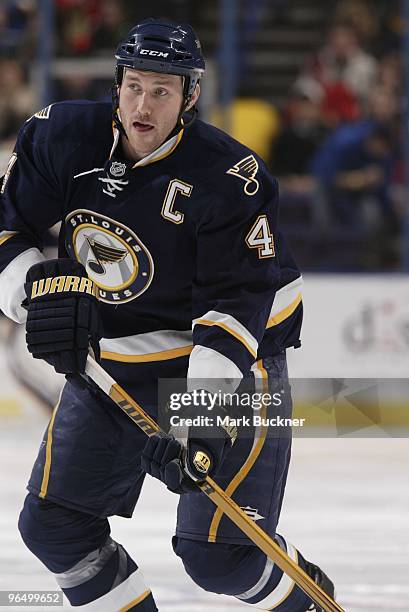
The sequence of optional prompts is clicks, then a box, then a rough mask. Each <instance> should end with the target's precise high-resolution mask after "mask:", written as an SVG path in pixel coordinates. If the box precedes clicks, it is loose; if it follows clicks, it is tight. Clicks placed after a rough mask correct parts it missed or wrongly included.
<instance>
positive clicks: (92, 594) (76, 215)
mask: <svg viewBox="0 0 409 612" xmlns="http://www.w3.org/2000/svg"><path fill="white" fill-rule="evenodd" d="M116 65H117V68H116V77H115V84H114V88H113V107H111V105H110V104H107V103H96V102H88V101H78V102H63V103H58V104H54V105H51V106H49V107H47V108H45V109H43V110H42V111H40V112H38V113H36V114H35V115H34V116H33V117H32V118H30V119H29V120H28V121H27V122H26V123H25V124H24V125H23V127H22V128H21V131H20V134H19V136H18V140H17V143H16V147H15V150H14V153H13V155H12V157H11V160H10V162H9V165H8V168H7V172H6V174H5V176H4V178H3V183H2V187H1V194H2V195H1V198H2V200H1V209H0V221H1V226H0V230H1V233H0V272H1V273H0V300H1V304H0V305H1V308H2V310H3V311H4V313H5V314H6V315H8V316H9V317H10V318H12V319H14V320H15V321H17V322H20V323H23V322H26V330H27V343H28V349H29V351H30V352H31V353H32V355H33V356H34V357H36V358H40V359H45V360H46V361H47V362H48V363H49V364H51V365H52V366H53V367H54V368H55V369H56V371H58V372H62V373H65V374H67V383H66V385H65V387H64V390H63V392H62V395H61V398H60V401H59V404H58V406H57V407H56V409H55V410H54V413H53V415H52V418H51V420H50V423H49V426H48V428H47V431H46V432H45V435H44V440H43V442H42V444H41V446H40V450H39V454H38V457H37V459H36V461H35V464H34V467H33V471H32V474H31V477H30V480H29V484H28V490H29V493H28V495H27V498H26V500H25V503H24V507H23V510H22V512H21V515H20V520H19V529H20V532H21V535H22V538H23V540H24V542H25V543H26V545H27V546H28V548H29V549H30V550H31V551H32V552H33V553H34V554H35V555H36V556H37V557H38V559H40V560H41V561H42V563H43V564H44V565H45V566H46V567H47V568H48V569H49V570H50V571H51V572H52V573H53V574H54V575H55V577H56V580H57V582H58V584H59V586H60V587H61V589H62V590H63V591H64V593H65V595H66V596H67V598H68V599H69V601H70V603H71V605H73V606H77V607H79V609H84V610H90V611H92V610H95V611H98V612H103V611H109V612H111V611H118V610H121V611H125V610H137V611H140V612H153V611H155V610H157V607H156V604H155V601H154V597H153V594H152V593H151V591H150V589H149V587H148V586H147V585H145V583H144V580H143V577H142V574H141V572H140V570H139V569H138V566H137V565H136V562H135V561H134V560H133V559H132V558H131V557H130V555H129V554H128V553H127V552H126V550H125V548H123V547H122V546H121V545H120V544H118V543H117V542H115V541H114V540H113V539H111V537H110V527H109V522H108V517H109V516H112V515H121V516H127V517H130V516H131V515H132V512H133V509H134V507H135V504H136V503H137V500H138V497H139V494H140V491H141V488H142V484H143V480H144V476H145V472H148V473H150V474H152V475H153V476H156V477H157V478H160V479H161V480H163V481H164V482H165V484H166V485H167V486H168V488H170V489H171V490H173V491H175V492H177V493H180V494H181V496H180V502H179V508H178V518H177V528H176V535H175V537H174V539H173V546H174V550H175V552H176V554H177V555H178V556H179V557H180V558H181V559H182V561H183V563H184V566H185V568H186V571H187V573H188V574H189V575H190V576H191V577H192V579H193V580H194V581H195V582H196V583H197V584H198V585H200V586H201V587H203V588H204V589H206V590H209V591H213V592H216V593H224V594H227V595H231V596H233V597H236V598H237V599H238V601H241V602H244V603H247V604H249V605H250V606H251V607H253V608H254V609H261V610H266V609H269V610H272V609H274V610H277V611H279V612H286V611H291V612H298V611H300V612H301V611H304V610H306V609H309V607H310V605H311V603H312V602H311V600H310V599H309V598H308V597H307V596H306V595H305V594H304V593H303V592H302V591H301V590H300V589H299V588H298V587H296V586H295V585H294V583H293V582H292V581H291V580H290V579H289V578H288V577H287V576H286V575H283V573H282V572H281V571H280V570H279V568H278V567H276V566H275V565H274V564H273V563H272V562H271V561H270V560H269V559H267V558H266V556H265V555H264V554H263V553H262V552H261V551H260V550H259V549H258V548H256V547H255V546H254V545H253V544H252V543H251V542H250V541H249V540H248V539H247V538H246V537H245V536H244V535H243V534H242V533H241V532H240V531H239V530H238V529H237V528H236V527H235V526H234V525H233V524H232V523H231V522H230V521H229V520H228V519H227V518H226V517H225V516H223V515H222V513H221V512H220V511H218V510H216V509H215V507H214V506H213V504H212V503H211V502H210V501H209V500H207V498H205V497H204V496H203V495H201V494H200V493H199V494H198V493H195V492H193V491H192V486H191V484H190V483H191V481H190V480H189V478H188V476H187V473H188V472H189V473H190V474H191V475H192V476H193V477H194V478H197V477H199V476H200V474H199V472H198V469H197V468H198V466H197V463H196V462H195V455H194V453H195V452H196V451H198V450H199V451H200V449H204V450H205V451H206V453H207V454H208V455H210V457H211V460H212V462H211V466H210V469H209V472H208V473H209V474H210V475H212V476H215V477H216V479H217V480H218V482H219V483H220V484H221V485H222V486H223V488H225V489H226V491H227V492H228V494H229V495H231V496H232V497H233V498H234V499H235V500H236V501H237V503H238V504H239V505H240V506H242V507H244V508H246V509H247V510H248V511H252V512H253V516H254V519H255V520H258V524H259V525H260V526H261V527H263V528H264V529H265V530H266V531H267V532H268V533H269V534H270V535H271V536H272V537H275V538H276V540H277V542H278V543H279V545H280V546H281V547H283V549H285V550H286V551H287V553H288V554H289V555H290V556H291V557H292V558H293V559H294V560H295V561H298V563H299V564H300V565H301V567H303V568H304V569H305V570H306V571H307V572H308V573H309V574H310V575H311V576H312V577H313V579H314V580H316V581H317V583H319V584H320V585H321V586H322V587H323V588H324V589H326V590H327V591H328V592H330V593H331V594H332V593H333V585H332V583H331V582H330V581H329V579H328V578H327V577H326V576H325V574H323V573H322V572H321V571H320V570H319V569H318V568H317V567H316V566H315V565H312V564H310V563H308V562H307V561H305V560H304V559H303V557H302V556H301V555H300V554H299V553H298V552H297V551H296V549H295V548H294V547H293V546H292V545H291V544H289V543H288V542H286V541H285V540H284V538H283V537H281V536H280V535H278V534H276V525H277V521H278V517H279V513H280V508H281V502H282V498H283V492H284V487H285V481H286V475H287V469H288V463H289V457H290V439H289V437H288V436H279V437H269V436H268V435H267V431H266V428H259V430H257V431H256V432H255V433H256V435H255V437H254V439H249V438H246V437H243V438H240V436H239V437H238V439H237V440H234V437H233V435H232V431H230V430H228V429H226V430H225V429H223V428H222V427H219V428H218V431H216V434H218V435H216V436H214V437H213V436H212V437H208V436H207V434H206V431H205V430H204V429H203V428H198V427H190V428H189V430H188V432H187V442H186V446H185V447H184V451H183V453H182V442H181V441H179V440H177V439H176V438H174V437H172V436H171V435H165V436H162V437H158V436H154V437H153V438H150V439H149V440H148V442H146V438H145V436H144V434H143V433H142V432H141V431H139V430H138V429H137V428H136V427H135V425H134V424H133V423H132V422H131V421H129V420H128V419H127V417H126V416H125V415H124V414H123V413H122V412H121V411H119V410H118V409H117V408H116V407H115V406H114V404H113V403H112V402H111V401H110V400H109V399H107V397H105V396H104V395H103V393H102V392H100V391H99V390H98V389H97V388H96V387H95V385H93V384H92V383H91V382H89V381H88V382H84V381H83V379H82V378H81V377H80V376H79V375H81V374H83V373H84V368H85V360H86V356H87V353H88V351H89V350H91V351H93V353H94V355H95V356H96V357H97V358H100V359H101V363H102V365H103V366H104V368H105V369H106V370H107V371H108V372H109V373H110V374H111V375H112V376H113V377H114V378H116V379H117V380H118V382H119V383H120V384H121V385H122V386H124V387H125V388H126V389H127V390H128V392H129V393H130V394H131V395H134V396H135V397H136V398H137V400H138V402H140V403H141V404H142V406H143V407H144V408H145V409H146V410H147V411H148V412H149V413H150V414H151V415H152V416H154V417H156V416H157V412H156V410H157V381H158V378H159V377H187V380H188V386H189V390H190V392H191V393H193V392H194V390H195V389H198V388H200V389H204V390H205V391H212V390H213V389H212V382H211V381H212V380H214V379H215V378H217V379H218V383H219V382H220V381H224V384H225V389H226V390H230V391H231V390H234V389H235V388H236V387H237V386H238V384H239V383H240V380H241V379H242V378H243V377H245V378H247V379H252V380H253V381H254V385H255V387H257V388H258V389H267V385H269V386H270V389H271V388H274V387H275V385H277V384H278V383H277V381H280V382H279V385H280V389H281V390H282V391H284V393H283V396H284V398H285V402H286V409H287V411H289V410H290V409H291V400H290V397H289V390H288V383H287V382H286V380H287V371H286V360H285V349H286V348H287V347H290V346H298V345H299V331H300V325H301V317H302V305H301V295H300V284H301V277H300V274H299V271H298V269H297V267H296V265H295V263H294V262H293V260H292V258H291V255H290V253H289V252H288V249H287V247H286V244H285V242H284V240H283V238H282V236H281V234H280V232H279V228H278V221H277V219H278V210H277V209H278V189H277V183H276V181H275V180H274V179H273V178H272V177H271V176H270V175H269V173H268V171H267V169H266V167H265V165H264V163H263V162H262V160H260V159H259V158H258V157H257V156H256V155H255V154H254V153H253V152H252V151H250V150H248V149H247V148H246V147H244V146H242V145H241V144H239V143H238V142H236V141H234V140H233V139H232V138H230V137H229V136H227V135H226V134H224V133H223V132H220V131H218V130H216V129H215V128H213V127H211V126H209V125H206V124H205V123H203V122H201V121H199V120H196V121H194V119H195V112H196V111H195V105H196V102H197V100H198V98H199V94H200V84H199V81H200V78H201V77H202V75H203V73H204V68H205V64H204V60H203V57H202V53H201V48H200V43H199V41H198V39H197V37H196V35H195V33H194V31H193V30H192V28H191V27H189V26H188V25H175V24H171V23H167V22H166V23H165V22H161V21H157V20H147V21H144V22H142V23H140V24H138V25H137V26H136V27H134V28H133V29H132V30H131V32H130V34H129V36H128V38H127V39H126V40H125V41H124V42H122V43H121V44H120V45H119V47H118V49H117V52H116ZM58 221H61V222H62V224H61V232H60V241H59V258H58V259H56V260H52V261H50V260H48V261H47V260H45V259H44V257H43V255H42V253H41V250H42V237H43V235H44V233H45V231H46V230H47V228H49V227H50V226H52V225H54V224H55V223H57V222H58ZM192 330H193V331H192ZM198 379H200V380H198Z"/></svg>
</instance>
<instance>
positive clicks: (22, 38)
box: [0, 0, 409, 271]
mask: <svg viewBox="0 0 409 612" xmlns="http://www.w3.org/2000/svg"><path fill="white" fill-rule="evenodd" d="M37 4H38V3H37V2H35V1H34V0H14V1H12V0H10V1H7V0H3V2H1V3H0V91H1V97H0V149H1V150H2V151H3V157H4V156H5V155H7V156H8V155H9V153H10V150H11V149H12V147H13V144H14V140H15V137H16V134H17V131H18V129H19V127H20V125H21V123H22V122H23V121H24V120H25V119H27V118H28V117H29V116H30V115H32V114H33V112H35V111H36V110H38V104H39V100H38V91H37V90H36V82H35V75H36V72H35V69H34V68H33V67H34V66H35V62H36V56H37V49H38V35H37V33H38V27H39V26H38V22H39V15H38V8H37ZM197 4H198V3H196V2H187V1H185V0H173V2H172V1H171V0H168V1H167V2H155V1H154V0H152V1H151V3H150V7H149V10H151V14H152V16H165V17H168V18H173V19H183V20H186V21H190V22H191V23H192V24H193V25H194V27H196V29H197V31H198V34H199V37H200V38H201V39H202V43H203V47H204V53H205V56H206V58H207V59H208V60H209V66H210V71H209V72H210V77H209V81H208V83H207V84H206V82H205V84H204V94H206V88H207V96H206V95H204V100H205V101H206V104H205V105H202V109H201V112H202V116H204V117H205V118H206V120H210V121H211V122H212V123H214V124H216V125H221V126H223V127H228V129H229V131H230V132H231V133H232V134H233V136H235V137H237V138H239V139H240V140H242V141H243V142H244V143H245V144H248V145H249V146H251V147H252V148H253V149H255V150H256V151H257V152H258V153H259V154H260V155H261V156H262V157H263V158H264V159H265V161H266V163H267V164H268V165H269V167H270V168H271V172H272V173H273V174H274V175H275V176H277V177H278V178H279V180H280V189H281V213H280V214H281V221H282V224H283V226H284V229H285V231H286V233H287V235H288V236H289V239H290V242H291V245H292V248H293V250H294V251H295V253H296V256H297V258H298V260H299V263H300V266H301V268H302V269H303V270H314V271H372V270H374V271H385V270H391V271H399V270H402V268H403V258H404V256H403V253H404V251H405V246H404V242H405V239H409V237H407V236H406V238H405V233H404V231H403V227H404V219H405V217H406V215H407V214H408V213H407V206H408V204H407V195H406V189H405V172H404V161H403V156H404V152H403V149H404V147H403V118H402V115H403V109H404V105H405V89H404V77H403V53H402V41H403V31H404V21H403V17H402V14H401V7H400V2H398V1H396V2H395V1H394V0H371V1H370V0H367V1H366V0H339V1H336V0H326V1H324V0H319V1H318V0H310V1H308V0H294V1H292V2H286V1H284V0H271V1H270V2H266V0H258V1H257V2H256V1H255V0H253V2H248V3H247V2H246V0H242V2H238V5H239V8H240V14H239V15H237V24H238V28H239V37H238V40H239V44H240V42H243V41H245V45H244V48H243V44H240V54H239V66H238V76H239V77H242V78H241V79H240V78H239V79H238V82H237V96H236V98H235V100H234V102H233V104H232V105H231V108H230V109H229V115H228V118H229V119H228V125H226V112H224V113H222V112H221V111H220V108H219V106H218V82H220V79H218V70H217V68H218V60H219V56H218V49H219V45H218V43H217V41H218V39H219V38H220V35H221V34H220V31H221V27H220V23H219V12H218V8H219V7H218V4H220V3H219V2H218V1H217V0H212V1H209V0H208V2H206V3H202V4H204V5H206V6H205V7H198V6H197ZM141 5H142V3H139V2H132V1H131V0H56V1H55V2H54V6H55V26H56V30H55V32H56V35H55V40H54V52H55V57H56V61H57V63H58V61H59V60H60V61H61V60H64V59H65V60H70V61H71V63H70V64H69V66H71V69H70V70H68V71H66V72H65V73H64V72H62V73H61V74H62V76H61V75H60V76H56V78H55V79H54V82H53V89H52V92H50V99H49V100H48V103H50V102H54V101H58V100H63V99H76V98H88V99H101V98H104V97H108V96H109V91H110V84H111V82H112V76H111V75H110V66H111V65H113V61H112V53H113V49H114V48H115V46H116V45H117V43H118V41H119V40H121V39H122V38H123V37H124V35H125V34H126V32H127V31H128V30H129V28H130V27H131V26H132V25H133V24H134V23H135V22H137V21H138V20H140V19H142V18H145V17H147V16H150V15H148V14H147V10H148V9H146V7H142V6H141ZM192 5H196V8H195V11H194V12H193V8H194V7H192ZM256 9H257V15H256V17H257V18H256V17H255V13H256ZM206 11H207V13H208V15H210V14H213V15H214V16H215V18H214V20H213V21H212V20H211V19H210V18H209V17H208V18H207V19H206V16H205V12H206ZM212 11H213V12H212ZM249 11H250V12H249ZM297 11H298V12H297ZM308 11H310V12H309V15H310V17H309V18H308ZM314 11H315V12H314ZM314 16H315V17H314ZM250 17H251V19H250ZM250 22H251V24H252V27H249V23H250ZM243 24H244V25H246V24H247V27H246V28H244V29H243V27H244V26H243ZM240 28H241V30H240ZM240 32H243V36H242V37H240ZM249 32H250V34H249ZM280 33H284V34H285V35H284V36H283V37H282V38H283V40H282V42H280V40H281V39H280ZM291 33H293V36H291ZM301 39H302V40H303V41H306V42H305V44H304V46H303V47H300V44H301V43H300V41H301ZM261 42H263V46H262V47H261V46H260V45H261ZM257 50H259V51H257ZM257 52H258V56H257ZM251 53H252V54H253V59H254V58H255V60H254V61H255V62H256V66H258V65H259V64H260V65H261V64H262V67H263V70H262V72H261V81H260V79H259V80H258V81H257V79H256V76H257V75H256V70H254V71H253V70H252V64H251V62H249V60H248V57H247V55H248V56H250V54H251ZM246 54H247V55H246ZM90 58H91V59H92V58H95V61H97V60H99V61H101V60H103V59H104V58H107V70H106V74H103V73H102V74H101V73H99V76H98V78H93V76H94V75H93V73H92V63H91V64H90V66H91V68H90V70H89V73H86V72H84V70H83V69H81V70H79V69H78V70H76V68H75V66H80V64H81V62H84V60H85V59H86V60H87V61H88V62H89V61H90ZM257 58H258V59H257ZM288 58H293V59H294V58H296V60H295V62H293V64H294V63H295V67H294V65H292V68H291V69H289V70H288V71H287V72H288V74H287V77H288V76H289V78H285V75H284V72H283V65H284V64H285V62H286V61H287V60H288ZM108 60H109V61H108ZM75 62H77V63H75ZM257 62H258V64H257ZM64 65H65V66H66V65H67V64H64ZM57 74H58V73H57ZM253 74H254V75H255V76H254V78H253ZM270 85H271V86H273V85H274V86H275V88H274V90H272V88H271V87H270ZM272 91H273V93H272ZM209 92H212V93H211V94H210V93H209ZM223 120H224V124H223ZM0 159H1V158H0ZM1 161H3V159H1ZM1 161H0V164H1ZM0 167H1V165H0ZM3 167H4V164H3Z"/></svg>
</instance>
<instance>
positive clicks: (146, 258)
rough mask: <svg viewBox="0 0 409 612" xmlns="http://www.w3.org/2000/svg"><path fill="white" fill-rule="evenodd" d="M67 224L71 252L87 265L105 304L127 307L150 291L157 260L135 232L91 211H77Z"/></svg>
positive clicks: (68, 245)
mask: <svg viewBox="0 0 409 612" xmlns="http://www.w3.org/2000/svg"><path fill="white" fill-rule="evenodd" d="M65 223H66V228H67V249H68V252H69V253H70V255H72V256H73V257H75V259H77V260H78V261H80V262H81V263H82V264H83V265H84V266H85V269H86V271H87V273H88V276H89V277H90V278H92V280H93V281H94V282H95V284H96V285H97V286H98V287H99V297H100V299H101V300H102V301H103V302H106V303H108V304H121V303H122V304H123V303H124V302H129V301H131V300H134V299H135V298H137V297H138V296H139V295H141V293H143V292H144V291H146V289H147V288H148V287H149V285H150V284H151V282H152V278H153V272H154V265H153V260H152V257H151V254H150V253H149V251H148V249H147V248H146V247H145V245H144V244H143V243H142V241H141V240H140V239H139V238H138V237H137V236H136V234H135V233H134V232H133V231H131V230H130V229H129V228H127V227H126V226H125V225H122V224H121V223H118V222H117V221H115V220H114V219H111V218H109V217H106V216H103V215H100V214H98V213H95V212H93V211H91V210H75V211H74V212H72V213H70V214H69V215H68V217H67V218H66V221H65Z"/></svg>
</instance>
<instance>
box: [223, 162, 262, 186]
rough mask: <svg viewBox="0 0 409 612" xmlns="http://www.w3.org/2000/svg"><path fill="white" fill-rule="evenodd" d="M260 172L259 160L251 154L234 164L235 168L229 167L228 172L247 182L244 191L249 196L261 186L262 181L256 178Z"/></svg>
mask: <svg viewBox="0 0 409 612" xmlns="http://www.w3.org/2000/svg"><path fill="white" fill-rule="evenodd" d="M257 172H258V161H257V160H256V158H255V157H254V155H249V156H248V157H245V158H244V159H242V160H240V161H239V162H237V164H234V166H233V168H229V169H228V170H227V172H226V174H232V175H233V176H237V178H240V179H242V180H243V181H244V182H245V183H246V184H245V185H244V193H245V194H246V195H248V196H253V195H255V194H256V193H257V191H258V190H259V187H260V183H259V182H258V180H257V179H256V178H255V177H256V174H257Z"/></svg>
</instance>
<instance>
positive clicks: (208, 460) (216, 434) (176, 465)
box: [141, 406, 237, 494]
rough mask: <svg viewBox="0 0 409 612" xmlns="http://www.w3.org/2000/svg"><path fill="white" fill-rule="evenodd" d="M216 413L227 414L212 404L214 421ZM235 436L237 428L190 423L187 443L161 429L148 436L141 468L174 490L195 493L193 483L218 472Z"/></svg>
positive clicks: (196, 488) (180, 492)
mask: <svg viewBox="0 0 409 612" xmlns="http://www.w3.org/2000/svg"><path fill="white" fill-rule="evenodd" d="M217 416H222V417H223V418H224V417H226V416H227V413H226V411H225V409H224V408H222V407H220V406H219V407H218V406H215V407H214V409H213V411H212V418H213V422H214V423H216V422H217ZM236 438H237V428H236V427H235V426H233V427H222V426H217V425H213V426H212V437H209V427H205V426H203V427H200V426H190V427H188V428H187V437H186V438H184V440H186V445H184V443H183V442H182V441H181V440H180V439H178V438H175V437H174V436H173V435H172V434H165V433H163V432H161V433H158V434H155V435H153V436H151V437H150V438H148V440H147V442H146V444H145V448H144V449H143V451H142V457H141V467H142V469H143V470H144V471H145V472H147V473H148V474H150V475H151V476H154V477H155V478H158V479H159V480H161V481H162V482H164V483H165V485H166V486H167V488H168V489H169V490H170V491H172V492H173V493H179V494H182V493H192V492H198V491H199V489H198V487H196V486H195V484H194V483H195V482H200V481H203V480H204V479H205V478H206V476H214V475H215V474H217V472H218V470H219V468H220V466H221V464H222V462H223V460H224V458H225V457H226V455H227V453H228V452H229V450H230V449H231V447H232V446H233V444H234V442H235V441H236Z"/></svg>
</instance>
